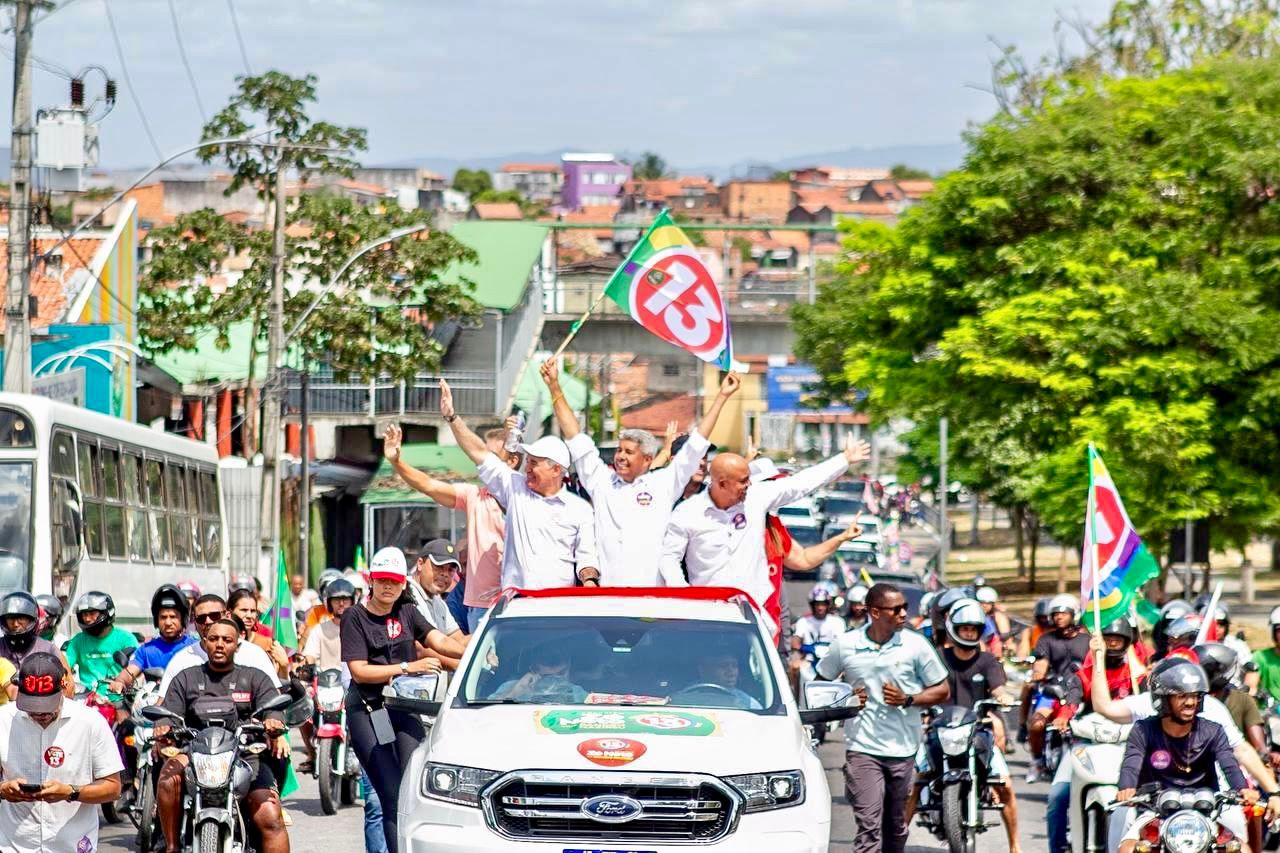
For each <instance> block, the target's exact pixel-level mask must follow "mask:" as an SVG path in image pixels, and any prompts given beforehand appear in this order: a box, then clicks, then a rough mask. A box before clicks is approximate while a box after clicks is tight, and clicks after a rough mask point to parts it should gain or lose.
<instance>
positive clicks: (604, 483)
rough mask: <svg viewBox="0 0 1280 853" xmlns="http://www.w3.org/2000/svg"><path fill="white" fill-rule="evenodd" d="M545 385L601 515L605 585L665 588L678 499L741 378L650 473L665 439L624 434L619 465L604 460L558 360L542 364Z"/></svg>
mask: <svg viewBox="0 0 1280 853" xmlns="http://www.w3.org/2000/svg"><path fill="white" fill-rule="evenodd" d="M542 380H543V381H544V382H545V383H546V384H547V390H548V391H550V392H551V402H552V406H553V407H554V408H555V413H556V421H557V422H558V423H559V424H560V433H561V435H563V436H564V438H565V440H566V441H567V442H568V444H569V454H570V456H572V457H573V462H574V464H575V465H576V466H577V468H578V477H579V479H580V481H581V482H582V486H583V488H585V489H586V490H587V493H588V494H589V495H591V505H592V508H593V509H594V510H595V517H596V545H597V547H598V549H599V552H600V575H601V583H603V584H604V585H605V586H661V585H662V575H661V572H660V571H659V566H660V564H661V561H662V537H663V534H664V533H665V532H666V529H667V521H668V519H670V518H671V510H672V507H673V505H674V504H675V502H676V498H678V497H680V495H681V494H682V493H683V492H684V487H685V485H686V484H688V482H689V479H690V478H691V477H692V476H693V475H694V474H695V473H696V472H697V470H698V467H699V466H700V465H701V464H702V457H703V456H704V455H706V452H707V448H708V447H710V445H711V442H710V440H709V436H710V435H711V431H712V430H714V429H715V428H716V421H717V420H718V419H719V418H720V411H721V409H723V408H724V404H725V402H726V401H727V400H728V399H729V398H730V397H732V396H733V395H734V393H735V392H737V390H738V388H739V387H741V384H742V382H741V380H740V379H738V375H737V374H736V373H730V374H728V375H727V376H725V378H724V381H723V382H721V383H720V393H719V394H717V395H716V398H715V400H714V401H712V403H711V405H710V406H709V407H708V408H707V413H706V414H705V415H703V417H702V421H701V423H699V424H698V428H697V429H696V430H694V431H693V432H692V433H690V435H689V438H688V440H687V441H686V442H685V443H684V445H683V446H682V447H681V448H680V451H679V452H678V453H676V455H675V456H673V457H672V458H671V463H670V464H669V465H667V466H666V467H665V468H660V469H658V470H656V471H651V470H650V468H651V467H652V465H653V457H654V454H655V453H656V452H657V450H658V440H657V439H656V438H655V437H654V436H653V434H652V433H649V432H646V431H645V430H642V429H627V430H623V431H622V432H621V433H620V434H619V436H618V450H617V452H616V453H615V454H614V457H613V466H612V467H610V466H607V465H605V464H604V462H602V461H601V460H600V451H599V450H598V449H597V448H596V446H595V443H594V442H592V440H591V436H589V435H587V434H586V433H584V432H582V431H581V429H580V428H579V426H578V418H577V416H576V415H574V413H573V410H572V409H571V408H569V404H568V403H567V402H566V401H565V399H564V392H562V391H561V390H560V376H559V369H558V367H557V365H556V363H555V362H554V361H551V360H548V361H545V362H543V364H542Z"/></svg>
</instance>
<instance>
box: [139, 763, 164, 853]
mask: <svg viewBox="0 0 1280 853" xmlns="http://www.w3.org/2000/svg"><path fill="white" fill-rule="evenodd" d="M141 787H142V790H141V791H139V792H138V805H137V815H138V849H139V850H141V851H142V853H151V851H152V850H154V849H155V847H156V840H157V839H158V838H159V837H160V833H159V832H158V829H159V827H157V826H156V817H157V815H156V789H155V786H154V785H152V784H151V783H150V782H149V781H145V780H143V781H142V785H141Z"/></svg>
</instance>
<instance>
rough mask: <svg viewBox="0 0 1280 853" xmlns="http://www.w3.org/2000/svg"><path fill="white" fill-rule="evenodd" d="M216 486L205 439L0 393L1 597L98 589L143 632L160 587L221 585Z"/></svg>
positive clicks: (212, 454)
mask: <svg viewBox="0 0 1280 853" xmlns="http://www.w3.org/2000/svg"><path fill="white" fill-rule="evenodd" d="M220 494H221V493H220V490H219V488H218V454H217V450H216V448H214V447H213V446H212V445H209V444H203V443H201V442H197V441H191V440H190V439H186V438H182V437H181V436H177V435H173V434H171V433H164V432H157V431H156V430H153V429H149V428H147V427H145V426H142V425H140V424H135V423H130V422H128V421H124V420H121V419H120V418H114V417H110V416H107V415H102V414H99V413H97V412H92V411H89V410H87V409H82V408H79V407H77V406H70V405H66V404H64V403H57V402H53V401H52V400H48V399H46V398H44V397H36V396H29V395H25V394H7V393H0V595H3V594H5V593H8V592H11V591H13V590H15V589H25V590H28V591H29V592H31V593H32V594H33V595H39V594H41V593H52V594H53V595H56V596H58V597H60V598H63V599H65V600H68V601H69V602H71V603H74V601H75V598H76V596H77V595H79V594H80V593H83V592H87V591H89V590H101V591H103V592H107V593H110V594H111V596H112V597H113V598H114V599H115V603H116V620H117V623H118V624H120V625H121V627H125V628H132V629H142V628H147V627H149V626H150V623H151V615H150V604H151V594H152V592H154V591H155V589H156V587H157V586H159V585H160V584H162V583H177V582H178V581H180V580H192V581H194V582H195V583H197V584H198V585H199V586H200V588H201V589H202V590H205V591H213V592H218V593H222V592H224V591H225V590H226V587H227V570H226V555H225V551H226V549H225V548H224V547H223V542H222V538H223V529H224V526H223V518H224V512H223V506H222V501H221V497H220ZM67 628H68V631H69V633H74V630H75V629H74V626H73V625H70V624H69V625H68V626H67Z"/></svg>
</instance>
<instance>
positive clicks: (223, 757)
mask: <svg viewBox="0 0 1280 853" xmlns="http://www.w3.org/2000/svg"><path fill="white" fill-rule="evenodd" d="M235 760H236V754H235V752H234V751H232V750H228V751H226V752H219V753H218V754H217V755H205V754H203V753H199V752H193V753H191V769H192V770H194V771H195V774H196V784H197V785H199V786H200V787H202V788H222V787H224V786H225V785H226V784H227V780H229V779H230V778H231V765H232V764H233V763H234V762H235Z"/></svg>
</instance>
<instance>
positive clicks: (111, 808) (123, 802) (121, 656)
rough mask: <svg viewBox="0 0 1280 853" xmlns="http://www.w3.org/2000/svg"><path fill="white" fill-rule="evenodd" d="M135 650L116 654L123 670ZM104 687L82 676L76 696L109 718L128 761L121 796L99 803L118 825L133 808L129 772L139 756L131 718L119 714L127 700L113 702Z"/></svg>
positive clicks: (104, 815)
mask: <svg viewBox="0 0 1280 853" xmlns="http://www.w3.org/2000/svg"><path fill="white" fill-rule="evenodd" d="M133 652H134V650H133V649H131V648H130V649H120V650H118V651H116V652H115V653H114V654H113V655H112V659H113V660H114V661H115V663H116V664H117V665H118V666H119V667H120V668H121V669H123V668H124V667H125V665H126V664H128V663H129V658H131V657H132V656H133ZM100 686H102V685H101V684H99V683H95V684H91V685H90V684H85V683H83V682H82V681H80V679H79V677H77V678H76V682H75V697H74V698H75V699H76V701H77V702H80V703H82V704H84V705H86V706H87V707H89V708H92V709H93V710H95V711H97V712H98V713H99V714H101V715H102V717H103V719H105V720H106V721H107V725H108V726H110V727H111V734H112V735H114V736H115V741H116V749H117V750H119V752H120V759H121V761H122V762H124V767H125V773H124V777H125V778H124V784H122V785H121V786H120V796H118V797H117V798H116V799H115V800H113V801H112V802H109V803H103V804H102V805H101V806H99V809H100V810H101V811H102V819H103V820H105V821H106V822H107V823H109V824H112V825H115V824H119V823H123V822H124V819H125V816H126V815H127V814H128V813H129V810H130V809H131V808H132V807H133V785H132V782H133V779H132V778H130V776H129V774H130V772H131V770H132V768H134V767H136V766H137V761H138V755H137V750H136V749H135V748H134V746H133V726H132V725H131V724H130V723H129V720H128V719H127V718H125V719H123V720H122V719H121V718H120V715H118V714H117V713H116V710H117V708H123V707H124V702H125V700H124V699H123V698H122V699H121V700H119V701H116V702H113V701H112V700H111V699H109V698H107V696H106V695H105V694H103V693H99V692H98V688H99V687H100Z"/></svg>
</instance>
